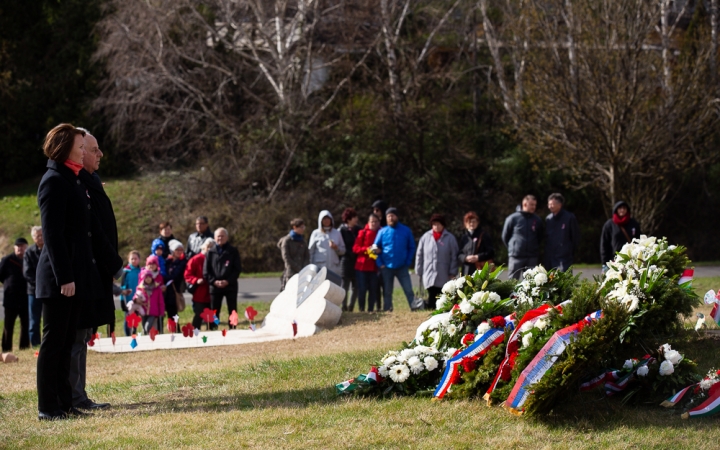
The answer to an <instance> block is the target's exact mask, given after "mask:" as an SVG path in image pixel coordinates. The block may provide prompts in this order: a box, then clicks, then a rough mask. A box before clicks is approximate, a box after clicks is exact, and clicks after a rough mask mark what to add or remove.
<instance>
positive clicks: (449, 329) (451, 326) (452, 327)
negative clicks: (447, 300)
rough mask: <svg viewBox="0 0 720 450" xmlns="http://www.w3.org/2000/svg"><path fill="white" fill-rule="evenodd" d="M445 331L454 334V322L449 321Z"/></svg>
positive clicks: (455, 331) (455, 329) (455, 330)
mask: <svg viewBox="0 0 720 450" xmlns="http://www.w3.org/2000/svg"><path fill="white" fill-rule="evenodd" d="M446 331H447V334H448V335H450V336H455V333H457V327H456V326H455V324H454V323H451V324H450V325H448V327H447V329H446Z"/></svg>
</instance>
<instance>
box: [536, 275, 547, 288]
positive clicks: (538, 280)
mask: <svg viewBox="0 0 720 450" xmlns="http://www.w3.org/2000/svg"><path fill="white" fill-rule="evenodd" d="M547 280H548V277H547V275H545V274H544V273H542V272H541V273H538V274H537V275H535V284H536V285H538V286H542V285H543V284H545V283H547Z"/></svg>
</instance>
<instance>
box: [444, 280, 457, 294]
mask: <svg viewBox="0 0 720 450" xmlns="http://www.w3.org/2000/svg"><path fill="white" fill-rule="evenodd" d="M442 292H443V294H447V295H450V294H452V293H453V292H455V280H450V281H448V282H447V283H445V284H444V285H443V287H442Z"/></svg>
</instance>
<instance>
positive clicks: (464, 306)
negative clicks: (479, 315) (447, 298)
mask: <svg viewBox="0 0 720 450" xmlns="http://www.w3.org/2000/svg"><path fill="white" fill-rule="evenodd" d="M458 306H460V311H461V312H462V313H463V314H470V313H471V312H473V310H474V309H475V307H474V306H473V304H472V303H470V302H469V301H467V300H463V301H461V302H460V305H458Z"/></svg>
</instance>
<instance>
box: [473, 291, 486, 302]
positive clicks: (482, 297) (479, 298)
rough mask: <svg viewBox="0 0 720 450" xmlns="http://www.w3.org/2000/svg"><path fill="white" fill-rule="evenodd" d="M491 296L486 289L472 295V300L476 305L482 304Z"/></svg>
mask: <svg viewBox="0 0 720 450" xmlns="http://www.w3.org/2000/svg"><path fill="white" fill-rule="evenodd" d="M489 296H490V294H488V293H487V292H485V291H480V292H476V293H474V294H473V295H472V297H470V301H471V302H472V303H475V304H476V305H480V304H482V303H485V301H487V299H488V297H489Z"/></svg>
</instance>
